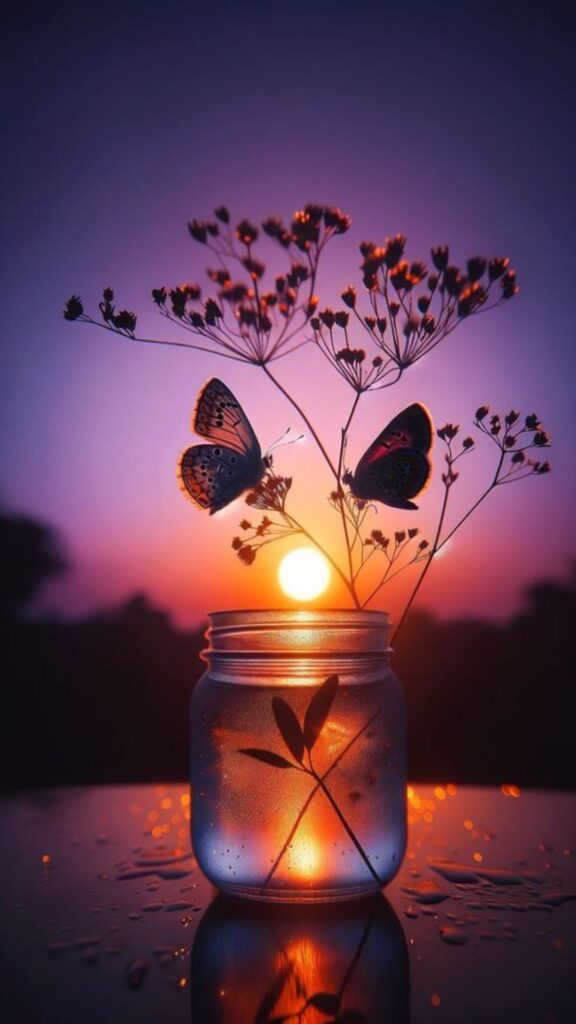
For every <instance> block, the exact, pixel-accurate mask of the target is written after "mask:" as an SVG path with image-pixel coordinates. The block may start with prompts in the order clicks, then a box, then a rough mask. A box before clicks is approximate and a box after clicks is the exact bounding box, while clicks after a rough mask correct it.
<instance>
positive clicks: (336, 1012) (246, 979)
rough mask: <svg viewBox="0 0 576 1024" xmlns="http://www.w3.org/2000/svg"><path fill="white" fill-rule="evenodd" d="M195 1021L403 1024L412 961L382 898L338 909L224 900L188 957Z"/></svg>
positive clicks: (215, 905) (216, 903)
mask: <svg viewBox="0 0 576 1024" xmlns="http://www.w3.org/2000/svg"><path fill="white" fill-rule="evenodd" d="M190 998H191V1008H192V1014H191V1016H192V1020H193V1021H202V1024H216V1022H218V1024H256V1022H258V1024H264V1022H265V1021H271V1020H285V1019H289V1018H292V1017H293V1018H294V1019H295V1020H298V1021H299V1022H300V1024H317V1021H320V1020H326V1019H328V1018H330V1020H334V1019H335V1018H336V1017H337V1016H338V1017H339V1016H340V1015H342V1017H343V1019H346V1016H347V1015H349V1017H350V1019H351V1020H358V1021H360V1020H362V1021H367V1022H368V1021H369V1022H372V1021H374V1022H375V1021H380V1020H386V1021H388V1020H390V1021H391V1022H392V1021H393V1022H394V1024H407V1022H408V1019H409V1015H408V1003H409V978H408V953H407V948H406V943H405V940H404V935H403V932H402V928H401V926H400V923H399V921H398V919H397V917H396V915H395V914H394V912H393V910H392V908H391V907H390V905H389V904H388V903H387V901H386V900H384V899H383V898H382V897H380V896H377V897H375V898H373V899H370V900H362V901H358V902H356V903H348V904H340V905H338V906H325V907H320V906H315V907H306V908H303V907H294V906H283V907H278V906H270V905H268V906H265V905H260V904H251V903H249V902H241V901H239V900H232V899H231V898H229V897H223V896H221V897H218V899H217V900H215V901H214V903H213V904H212V905H211V907H210V908H209V909H208V911H207V912H206V914H205V915H204V917H203V919H202V921H201V923H200V927H199V929H198V933H197V936H196V941H195V943H194V948H193V951H192V956H191V964H190Z"/></svg>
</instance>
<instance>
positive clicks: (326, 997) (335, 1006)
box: [308, 992, 340, 1013]
mask: <svg viewBox="0 0 576 1024" xmlns="http://www.w3.org/2000/svg"><path fill="white" fill-rule="evenodd" d="M308 1006H313V1007H314V1009H315V1010H319V1011H320V1013H338V1010H339V1007H340V996H338V995H336V994H334V993H333V992H316V994H315V995H313V996H310V999H309V1000H308Z"/></svg>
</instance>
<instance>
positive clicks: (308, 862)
mask: <svg viewBox="0 0 576 1024" xmlns="http://www.w3.org/2000/svg"><path fill="white" fill-rule="evenodd" d="M319 864H320V852H319V849H318V844H317V843H316V842H314V840H313V839H310V838H305V839H299V840H296V841H295V842H294V844H293V846H292V849H291V850H290V866H291V868H292V870H293V872H294V873H295V874H297V875H300V876H301V877H302V878H313V877H314V875H315V874H316V870H317V868H318V866H319Z"/></svg>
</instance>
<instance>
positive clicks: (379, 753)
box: [191, 610, 406, 902]
mask: <svg viewBox="0 0 576 1024" xmlns="http://www.w3.org/2000/svg"><path fill="white" fill-rule="evenodd" d="M388 628H389V624H388V616H387V615H386V614H385V613H383V612H367V611H348V610H346V611H323V610H322V611H283V610H282V611H232V612H215V613H213V614H211V615H210V616H209V629H208V633H207V638H208V640H209V647H208V649H207V650H206V651H204V652H203V655H202V656H203V658H204V660H205V661H206V662H207V663H208V668H207V671H206V672H205V673H204V675H203V676H202V677H201V679H200V680H199V681H198V683H197V685H196V687H195V689H194V693H193V696H192V724H191V751H192V773H191V781H192V843H193V847H194V851H195V854H196V857H197V860H198V863H199V866H200V868H201V869H202V871H203V872H204V874H205V875H206V876H207V877H208V878H209V879H210V881H211V882H212V883H213V884H214V885H215V886H217V888H218V889H220V890H222V891H223V892H227V893H231V894H233V895H236V896H243V897H247V898H252V899H260V900H273V901H277V902H285V901H287V902H300V901H306V902H308V901H327V900H338V899H349V898H355V897H357V896H361V895H365V894H367V893H370V892H376V891H378V890H379V889H381V887H382V886H384V885H385V884H386V883H387V882H389V881H390V879H391V878H393V876H394V875H395V874H396V872H397V871H398V869H399V867H400V863H401V861H402V857H403V854H404V849H405V844H406V807H405V799H406V798H405V790H406V772H405V724H404V700H403V695H402V689H401V686H400V684H399V682H398V679H397V678H396V676H395V675H394V673H393V672H392V671H391V669H390V667H389V664H388V658H389V653H390V652H389V648H388Z"/></svg>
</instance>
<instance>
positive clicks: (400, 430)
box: [355, 402, 432, 476]
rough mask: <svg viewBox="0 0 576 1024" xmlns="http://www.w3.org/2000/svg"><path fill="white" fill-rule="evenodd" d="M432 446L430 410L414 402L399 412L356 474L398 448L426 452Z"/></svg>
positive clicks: (365, 454) (371, 446) (365, 457)
mask: <svg viewBox="0 0 576 1024" xmlns="http://www.w3.org/2000/svg"><path fill="white" fill-rule="evenodd" d="M431 447H432V420H431V418H430V413H429V412H428V410H427V409H426V408H425V407H424V406H423V405H421V404H420V402H414V403H413V404H412V405H409V406H407V408H406V409H403V410H402V412H399V413H398V415H397V416H395V417H394V419H393V420H390V423H389V424H388V426H387V427H384V430H383V431H382V433H381V434H378V437H377V438H376V440H375V441H373V442H372V444H371V445H370V447H369V448H368V449H367V450H366V451H365V452H364V455H363V456H362V458H361V459H360V462H359V463H358V466H357V467H356V473H355V476H358V474H359V473H360V474H362V473H363V472H364V471H365V470H367V469H368V468H369V467H370V466H371V465H372V463H373V462H376V461H377V460H379V459H380V458H381V457H382V456H383V455H386V454H387V453H388V452H391V451H394V450H395V449H398V448H413V449H415V450H416V451H419V452H422V453H423V454H425V453H426V452H429V451H430V448H431Z"/></svg>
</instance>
